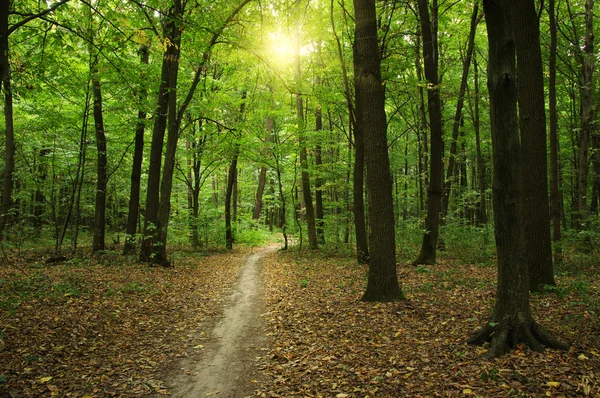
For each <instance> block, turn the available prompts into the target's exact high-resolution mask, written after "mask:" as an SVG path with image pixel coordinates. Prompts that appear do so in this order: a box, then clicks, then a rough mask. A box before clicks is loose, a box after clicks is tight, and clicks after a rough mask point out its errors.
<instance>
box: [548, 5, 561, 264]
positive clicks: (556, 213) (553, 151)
mask: <svg viewBox="0 0 600 398" xmlns="http://www.w3.org/2000/svg"><path fill="white" fill-rule="evenodd" d="M548 17H549V25H550V56H549V65H548V75H549V77H548V113H549V122H550V132H549V136H550V213H551V215H552V240H553V241H554V242H558V241H560V237H561V236H560V235H561V232H560V191H559V188H558V120H557V118H558V115H557V110H556V104H557V101H556V47H557V37H556V33H557V32H556V10H555V0H549V1H548ZM556 250H557V252H556V253H557V257H558V253H559V251H558V250H559V249H558V247H557V248H556Z"/></svg>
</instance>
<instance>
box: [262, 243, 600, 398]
mask: <svg viewBox="0 0 600 398" xmlns="http://www.w3.org/2000/svg"><path fill="white" fill-rule="evenodd" d="M264 263H265V270H266V280H267V284H266V289H267V290H266V292H265V296H266V297H267V302H268V312H267V313H266V314H265V318H266V320H267V323H268V331H269V335H270V339H271V346H270V348H269V350H268V351H267V356H266V357H265V358H261V360H260V361H261V364H260V365H261V367H262V369H263V373H264V375H265V380H266V381H265V384H264V385H263V386H262V387H261V389H260V391H259V394H260V395H262V396H266V397H339V398H343V397H436V396H473V397H475V396H483V397H502V396H506V397H508V396H510V397H517V396H524V397H525V396H529V397H542V396H552V397H572V396H600V390H599V389H600V329H599V325H600V319H599V317H600V314H599V313H598V312H599V311H598V309H599V306H600V304H599V298H600V295H599V292H600V289H599V284H598V279H597V278H593V279H592V278H586V277H585V276H579V277H572V276H562V277H561V276H559V277H558V283H559V287H558V294H547V295H541V296H533V297H532V306H533V308H534V315H535V318H536V319H537V320H538V322H539V323H540V324H541V325H543V326H544V327H545V328H547V330H549V331H550V332H551V333H553V334H554V336H555V337H557V338H559V339H560V340H562V341H566V342H568V343H570V344H571V345H572V347H571V350H570V351H569V352H560V351H556V350H547V351H546V352H545V353H544V354H537V353H534V352H532V351H530V350H529V349H527V348H526V347H523V346H519V347H517V348H516V349H515V350H514V351H513V352H512V353H511V354H508V355H506V356H504V357H502V358H499V359H496V360H493V361H485V360H483V359H481V356H482V354H483V353H485V352H486V349H485V347H483V348H482V347H474V346H469V345H466V344H465V343H464V340H465V339H466V338H467V337H469V336H470V335H471V333H472V332H473V331H474V330H476V329H477V328H479V327H480V326H481V325H482V324H484V323H485V322H488V320H489V311H490V309H491V308H492V303H493V300H494V294H495V274H496V270H495V267H494V266H485V267H482V266H474V265H462V264H456V263H449V262H446V263H443V264H440V265H436V266H431V267H427V268H414V267H413V266H409V265H400V266H399V268H398V273H399V278H400V281H401V283H402V285H403V289H404V292H405V294H406V295H407V297H408V300H407V301H405V302H396V303H385V304H382V303H380V304H377V303H375V304H374V303H363V302H360V301H359V300H360V298H361V295H362V293H363V292H364V289H365V282H366V272H367V269H366V267H362V266H357V265H355V264H354V262H353V260H351V259H339V258H325V257H319V255H316V254H314V255H312V257H311V255H310V254H309V255H306V256H305V257H303V258H296V257H295V255H293V254H291V253H287V254H286V253H281V252H280V253H274V254H272V255H270V256H268V257H267V258H265V259H264ZM590 271H591V272H595V273H597V272H598V270H596V271H594V270H593V269H592V270H590Z"/></svg>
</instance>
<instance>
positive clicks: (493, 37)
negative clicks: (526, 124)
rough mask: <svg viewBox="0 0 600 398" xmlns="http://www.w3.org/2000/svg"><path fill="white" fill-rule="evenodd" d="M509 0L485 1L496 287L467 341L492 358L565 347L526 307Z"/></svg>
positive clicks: (527, 306) (526, 284) (527, 279)
mask: <svg viewBox="0 0 600 398" xmlns="http://www.w3.org/2000/svg"><path fill="white" fill-rule="evenodd" d="M510 2H511V0H484V3H483V7H484V12H485V17H486V25H487V28H488V47H489V57H488V90H489V93H490V118H491V130H492V145H493V148H494V151H493V163H494V178H493V198H494V201H493V203H494V222H495V236H496V248H497V257H498V286H497V290H496V304H495V308H494V312H493V315H492V320H491V322H489V323H488V324H487V325H486V326H484V327H483V328H482V329H481V330H480V331H479V332H477V333H476V334H475V335H474V336H473V337H471V338H470V339H469V340H468V342H469V343H471V344H483V343H484V342H486V341H490V348H489V351H488V352H487V354H486V357H488V358H494V357H498V356H501V355H503V354H504V353H506V352H508V351H509V350H510V348H511V347H513V346H515V345H516V344H518V343H520V342H523V343H525V344H527V345H528V346H529V347H530V348H531V349H532V350H534V351H537V352H541V351H543V350H544V347H543V345H548V346H550V347H554V348H566V346H565V345H564V344H561V343H559V342H557V341H556V340H554V338H552V337H551V336H550V335H549V334H548V333H547V332H546V331H544V330H543V329H542V328H541V327H540V326H539V325H538V324H537V323H536V322H535V321H534V319H533V317H532V315H531V310H530V306H529V292H528V289H529V274H528V270H527V262H526V260H525V253H524V251H525V240H524V236H523V231H524V230H523V225H522V216H523V197H522V194H523V190H522V179H521V177H522V174H521V170H520V167H521V163H520V161H521V159H520V157H521V151H520V143H519V132H518V119H517V87H516V82H515V43H514V40H513V37H512V32H511V12H510Z"/></svg>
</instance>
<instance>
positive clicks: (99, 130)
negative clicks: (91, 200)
mask: <svg viewBox="0 0 600 398" xmlns="http://www.w3.org/2000/svg"><path fill="white" fill-rule="evenodd" d="M91 75H92V93H93V97H94V101H93V102H94V112H93V114H94V131H95V135H96V150H97V152H98V155H97V156H98V175H97V177H96V178H97V181H96V201H95V210H94V238H93V242H92V252H93V253H98V252H100V251H103V250H104V237H105V235H106V185H107V182H108V173H107V170H106V168H107V162H108V161H107V156H106V134H105V132H104V115H103V113H102V88H101V85H100V77H99V76H98V56H97V55H96V56H95V59H94V61H93V63H92V65H91Z"/></svg>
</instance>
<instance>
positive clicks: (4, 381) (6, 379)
mask: <svg viewBox="0 0 600 398" xmlns="http://www.w3.org/2000/svg"><path fill="white" fill-rule="evenodd" d="M7 381H8V377H6V376H4V375H0V383H6V382H7Z"/></svg>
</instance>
